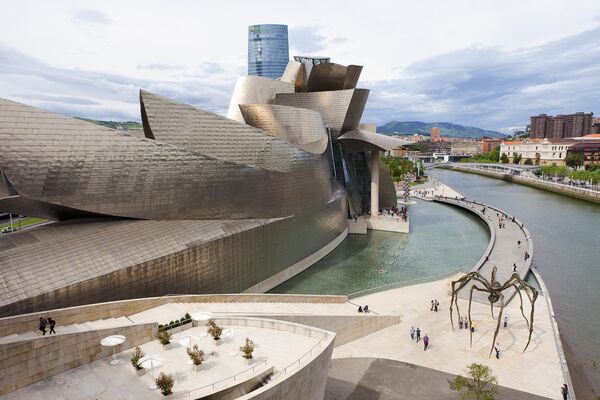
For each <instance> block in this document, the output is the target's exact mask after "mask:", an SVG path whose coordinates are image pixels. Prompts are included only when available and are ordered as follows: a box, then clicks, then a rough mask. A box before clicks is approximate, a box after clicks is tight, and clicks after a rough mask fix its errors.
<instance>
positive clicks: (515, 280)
mask: <svg viewBox="0 0 600 400" xmlns="http://www.w3.org/2000/svg"><path fill="white" fill-rule="evenodd" d="M496 272H497V269H496V267H494V268H493V269H492V279H491V281H488V280H487V279H485V278H484V277H483V276H481V275H480V274H479V272H469V273H468V274H466V275H465V276H463V277H462V278H460V279H458V280H456V281H452V298H451V300H450V322H451V323H452V330H454V321H453V319H452V314H453V309H452V305H453V304H454V305H456V312H457V314H458V318H459V319H460V310H459V309H458V292H459V291H460V290H461V289H462V288H463V287H465V285H467V284H468V283H469V282H470V281H475V283H477V282H478V283H480V284H481V285H482V286H483V288H480V287H478V286H476V285H475V284H474V285H473V286H471V292H470V294H469V327H470V326H471V323H472V321H471V303H472V301H473V291H474V290H477V291H480V292H487V293H489V295H488V300H489V301H490V308H491V311H492V318H494V304H495V303H497V302H498V301H500V305H499V308H500V313H499V315H498V323H497V324H496V331H495V332H494V339H493V340H492V347H491V348H490V356H491V355H492V351H493V350H494V343H496V337H497V336H498V330H499V329H500V321H501V320H502V311H503V310H504V295H503V294H502V292H503V291H504V290H506V289H509V288H511V287H512V288H514V289H515V291H516V292H517V294H518V295H519V298H520V299H521V305H520V308H521V315H523V318H525V321H526V322H527V327H528V328H529V338H528V340H527V344H526V345H525V348H524V349H523V352H525V350H527V347H528V346H529V342H531V334H532V333H533V311H534V306H535V301H536V299H537V297H538V291H537V290H536V289H535V288H534V287H533V286H531V285H529V284H527V283H526V282H525V281H523V279H521V277H520V276H519V274H517V273H513V274H512V275H511V277H510V278H508V280H507V281H506V282H505V283H504V284H500V282H498V281H497V280H496ZM457 285H458V287H457ZM521 290H522V291H524V292H525V294H526V295H527V298H528V299H529V301H530V302H531V316H530V319H529V320H528V319H527V317H526V316H525V312H524V311H523V296H522V295H521ZM530 292H531V293H530ZM469 332H470V345H471V346H472V345H473V331H472V330H471V329H469Z"/></svg>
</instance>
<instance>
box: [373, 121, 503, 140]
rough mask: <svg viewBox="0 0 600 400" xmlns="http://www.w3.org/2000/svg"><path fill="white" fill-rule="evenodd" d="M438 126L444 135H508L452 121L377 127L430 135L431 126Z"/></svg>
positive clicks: (467, 136)
mask: <svg viewBox="0 0 600 400" xmlns="http://www.w3.org/2000/svg"><path fill="white" fill-rule="evenodd" d="M433 127H438V128H440V129H441V131H442V136H446V137H464V138H478V137H483V136H487V137H498V138H504V137H506V135H504V134H502V133H500V132H496V131H489V130H486V129H481V128H475V127H472V126H463V125H458V124H452V123H450V122H421V121H404V122H399V121H391V122H388V123H387V124H385V125H382V126H379V127H377V132H379V133H385V134H392V133H405V134H408V133H411V134H412V133H419V134H421V135H427V136H429V133H430V132H431V128H433Z"/></svg>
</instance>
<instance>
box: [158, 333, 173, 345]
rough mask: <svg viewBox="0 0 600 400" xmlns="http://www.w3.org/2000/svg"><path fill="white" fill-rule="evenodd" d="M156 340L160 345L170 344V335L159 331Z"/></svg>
mask: <svg viewBox="0 0 600 400" xmlns="http://www.w3.org/2000/svg"><path fill="white" fill-rule="evenodd" d="M156 338H157V339H158V341H159V342H160V344H162V345H165V344H169V343H171V333H170V332H169V331H159V332H158V333H157V334H156Z"/></svg>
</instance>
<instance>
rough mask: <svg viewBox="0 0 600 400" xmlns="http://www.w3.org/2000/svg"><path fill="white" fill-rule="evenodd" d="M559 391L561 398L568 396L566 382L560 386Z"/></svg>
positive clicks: (565, 399) (565, 398)
mask: <svg viewBox="0 0 600 400" xmlns="http://www.w3.org/2000/svg"><path fill="white" fill-rule="evenodd" d="M560 393H561V394H562V396H563V400H567V397H568V396H569V387H568V386H567V384H566V383H565V384H564V385H562V387H561V388H560Z"/></svg>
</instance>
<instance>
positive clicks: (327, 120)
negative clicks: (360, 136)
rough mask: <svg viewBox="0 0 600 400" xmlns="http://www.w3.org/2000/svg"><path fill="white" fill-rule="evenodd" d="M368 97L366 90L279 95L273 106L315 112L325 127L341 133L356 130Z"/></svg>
mask: <svg viewBox="0 0 600 400" xmlns="http://www.w3.org/2000/svg"><path fill="white" fill-rule="evenodd" d="M368 96H369V91H368V90H367V89H348V90H334V91H330V92H312V93H279V94H277V95H276V96H275V101H274V102H273V104H279V105H284V106H291V107H299V108H308V109H309V110H313V111H317V112H319V113H320V114H321V117H322V118H323V123H324V124H325V126H326V127H328V128H331V129H334V130H336V131H338V132H340V131H341V132H342V133H343V132H346V131H349V130H352V129H356V128H358V125H359V123H360V118H361V117H362V113H363V110H364V108H365V104H366V102H367V97H368Z"/></svg>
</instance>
